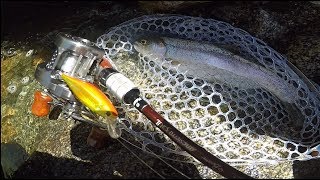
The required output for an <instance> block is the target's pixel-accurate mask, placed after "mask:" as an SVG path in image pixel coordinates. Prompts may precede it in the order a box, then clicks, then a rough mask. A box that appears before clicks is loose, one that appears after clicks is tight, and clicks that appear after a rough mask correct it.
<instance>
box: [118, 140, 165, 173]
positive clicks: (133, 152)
mask: <svg viewBox="0 0 320 180" xmlns="http://www.w3.org/2000/svg"><path fill="white" fill-rule="evenodd" d="M117 140H118V142H119V143H120V144H121V145H122V146H123V147H125V148H126V149H127V150H128V151H129V152H131V153H132V154H133V155H134V156H135V157H136V158H137V159H139V160H140V161H141V162H142V163H143V164H144V165H146V166H147V167H148V168H150V169H151V170H152V171H153V172H154V173H156V174H157V175H158V176H159V177H161V179H165V177H164V176H162V175H161V174H159V173H158V172H157V171H156V170H154V169H153V168H152V167H151V166H149V165H148V164H147V163H146V162H144V161H143V160H142V159H141V158H140V157H139V156H138V155H136V154H135V153H134V152H133V151H131V149H129V148H128V147H127V146H126V145H124V144H123V143H122V142H121V141H120V140H119V139H117Z"/></svg>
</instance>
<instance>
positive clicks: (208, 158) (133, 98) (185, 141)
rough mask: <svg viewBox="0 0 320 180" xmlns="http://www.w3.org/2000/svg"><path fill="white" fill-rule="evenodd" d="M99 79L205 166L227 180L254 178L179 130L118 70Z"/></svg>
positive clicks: (112, 70) (107, 68)
mask: <svg viewBox="0 0 320 180" xmlns="http://www.w3.org/2000/svg"><path fill="white" fill-rule="evenodd" d="M98 77H99V78H98V79H99V83H100V85H102V86H104V87H106V88H108V89H109V90H110V91H111V93H112V94H113V95H114V96H116V97H117V98H118V99H119V100H123V101H124V102H125V103H128V104H131V105H133V106H134V107H135V108H136V109H137V110H139V111H140V112H141V113H142V114H144V115H145V116H146V117H147V118H148V119H149V120H151V121H152V122H153V124H155V125H156V126H157V127H158V128H159V129H160V130H161V131H162V132H164V133H165V134H166V135H167V136H168V137H169V138H170V139H172V140H173V141H174V142H175V143H177V144H178V145H179V146H180V147H182V148H183V149H184V150H185V151H187V152H188V153H189V154H191V155H192V156H193V157H195V158H196V159H197V160H199V161H200V162H202V163H203V164H204V165H206V166H208V167H209V168H211V169H212V170H214V171H216V172H217V173H219V174H221V175H222V176H224V177H226V178H230V179H231V178H246V179H247V178H252V177H250V176H248V175H246V174H244V173H242V172H240V171H238V170H237V169H235V168H233V167H232V166H230V165H228V164H227V163H225V162H223V161H222V160H220V159H219V158H217V157H215V156H214V155H212V154H211V153H209V152H208V151H206V150H205V149H204V148H203V147H201V146H199V145H198V144H196V143H195V142H193V141H192V140H190V139H189V138H188V137H186V136H185V135H184V134H183V133H181V132H180V131H179V130H177V129H176V128H175V127H174V126H173V125H171V124H170V123H169V122H168V121H167V120H165V119H164V118H163V117H162V116H161V115H160V114H159V113H158V112H156V111H155V110H154V109H153V108H152V107H151V106H150V105H149V104H148V103H147V102H146V101H145V100H144V99H143V98H142V97H141V96H140V90H139V89H138V88H137V87H136V86H135V85H134V83H133V82H132V81H131V80H130V79H128V78H127V77H125V76H124V75H122V74H121V73H119V72H118V71H117V70H115V69H113V68H112V67H107V66H105V68H104V69H103V70H102V71H101V72H100V73H99V75H98Z"/></svg>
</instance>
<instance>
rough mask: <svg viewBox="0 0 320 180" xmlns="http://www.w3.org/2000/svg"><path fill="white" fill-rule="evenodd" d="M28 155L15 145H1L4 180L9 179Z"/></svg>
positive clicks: (19, 146)
mask: <svg viewBox="0 0 320 180" xmlns="http://www.w3.org/2000/svg"><path fill="white" fill-rule="evenodd" d="M27 158H28V154H27V152H26V151H25V150H24V149H23V147H22V146H21V145H19V144H17V143H8V144H6V143H5V144H3V143H1V165H2V168H3V172H4V176H5V178H9V177H11V176H12V175H13V173H14V172H15V171H16V170H17V169H18V168H19V167H20V166H21V165H22V164H23V163H24V162H25V161H26V160H27Z"/></svg>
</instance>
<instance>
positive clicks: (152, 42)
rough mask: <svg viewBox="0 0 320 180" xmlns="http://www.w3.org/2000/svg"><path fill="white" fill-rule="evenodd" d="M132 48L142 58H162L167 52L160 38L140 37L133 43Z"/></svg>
mask: <svg viewBox="0 0 320 180" xmlns="http://www.w3.org/2000/svg"><path fill="white" fill-rule="evenodd" d="M133 47H134V48H135V50H136V51H138V52H139V53H141V54H142V55H144V56H145V55H147V56H156V57H159V56H160V57H164V55H165V53H166V50H167V49H166V46H165V43H164V41H163V40H162V39H161V38H160V37H141V38H139V39H137V40H136V41H135V42H134V43H133Z"/></svg>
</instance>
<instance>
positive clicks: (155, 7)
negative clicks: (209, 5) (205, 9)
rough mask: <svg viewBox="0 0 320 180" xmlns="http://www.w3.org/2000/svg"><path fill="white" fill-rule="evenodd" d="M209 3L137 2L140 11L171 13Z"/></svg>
mask: <svg viewBox="0 0 320 180" xmlns="http://www.w3.org/2000/svg"><path fill="white" fill-rule="evenodd" d="M206 2H210V1H138V3H139V6H140V8H141V9H142V10H144V11H147V12H150V13H151V12H153V13H154V12H159V11H161V12H172V11H175V10H178V9H183V8H186V7H190V6H192V5H195V4H200V3H206Z"/></svg>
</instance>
